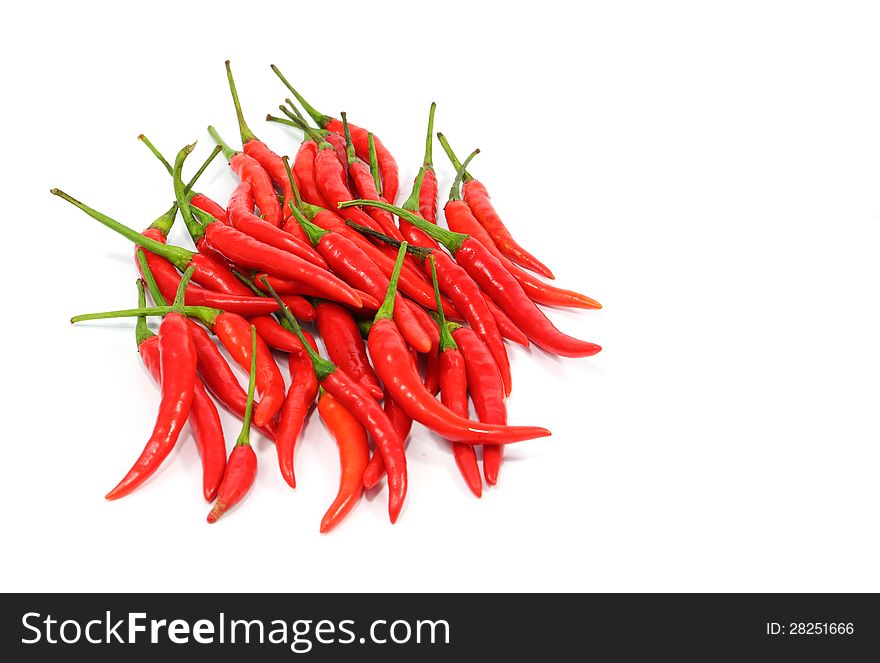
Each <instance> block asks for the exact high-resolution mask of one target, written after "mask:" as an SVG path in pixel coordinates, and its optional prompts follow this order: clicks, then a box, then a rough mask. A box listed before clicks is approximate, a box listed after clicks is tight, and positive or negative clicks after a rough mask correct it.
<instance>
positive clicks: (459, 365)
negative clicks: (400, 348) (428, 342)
mask: <svg viewBox="0 0 880 663" xmlns="http://www.w3.org/2000/svg"><path fill="white" fill-rule="evenodd" d="M429 261H430V263H431V271H432V272H433V274H434V288H435V291H436V293H437V296H438V297H439V296H440V288H439V286H438V285H437V267H436V265H435V264H434V258H433V256H431V258H429ZM438 317H439V322H438V324H439V333H440V340H439V343H438V345H439V349H438V352H437V355H436V356H437V362H438V366H439V371H438V382H439V387H440V402H442V403H443V405H445V406H446V407H448V408H449V409H450V410H452V411H453V412H454V413H455V414H457V415H458V416H460V417H463V418H465V419H467V418H468V399H467V396H468V373H467V369H466V368H465V359H464V356H463V355H462V353H461V352H459V349H458V345H456V343H455V341H454V340H453V338H452V334H450V332H449V329H448V328H447V326H446V318H445V316H444V315H443V307H442V306H441V307H440V311H439V313H438ZM480 342H481V343H482V341H480ZM483 347H485V346H483ZM490 358H491V355H490ZM492 364H493V367H494V364H495V362H494V360H493V361H492ZM499 377H500V374H499ZM496 423H499V422H496ZM500 423H507V422H506V421H505V422H500ZM497 447H498V448H499V449H501V448H503V447H502V446H501V445H497ZM489 448H493V447H488V446H487V447H485V449H489ZM485 449H484V451H483V453H485ZM452 453H453V455H454V457H455V464H456V465H457V466H458V470H459V472H461V476H462V477H463V478H464V480H465V483H466V484H467V486H468V488H470V489H471V492H472V493H473V494H474V495H476V496H477V497H481V496H482V495H483V480H482V479H481V478H480V465H479V463H478V462H477V452H476V450H475V449H474V447H473V446H471V445H470V444H462V443H461V442H453V443H452Z"/></svg>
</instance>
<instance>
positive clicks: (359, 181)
mask: <svg viewBox="0 0 880 663" xmlns="http://www.w3.org/2000/svg"><path fill="white" fill-rule="evenodd" d="M341 115H342V126H343V129H344V131H345V140H346V156H347V159H348V175H349V177H351V180H352V182H353V183H354V187H355V191H356V192H357V194H358V195H357V197H358V198H366V199H368V200H383V198H382V196H381V195H380V194H379V191H378V189H377V188H376V183H375V181H374V180H373V174H372V173H371V172H370V167H369V166H368V165H367V164H365V163H364V162H363V161H361V160H360V159H358V157H357V155H356V154H355V150H354V143H353V142H352V139H351V131H350V130H349V127H348V119H347V118H346V115H345V113H341ZM367 213H368V214H369V215H370V217H372V219H373V220H374V221H375V222H376V223H377V224H378V225H379V228H380V229H381V230H382V232H384V233H385V234H386V235H390V236H391V237H393V238H394V239H399V240H403V235H401V234H400V230H398V228H397V226H396V225H394V218H393V217H392V216H391V215H390V214H389V213H388V212H386V211H385V210H381V209H378V208H376V207H371V208H368V209H367Z"/></svg>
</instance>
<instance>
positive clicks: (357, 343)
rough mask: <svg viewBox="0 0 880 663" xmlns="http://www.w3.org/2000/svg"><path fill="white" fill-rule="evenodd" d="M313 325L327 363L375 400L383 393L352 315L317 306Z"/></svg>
mask: <svg viewBox="0 0 880 663" xmlns="http://www.w3.org/2000/svg"><path fill="white" fill-rule="evenodd" d="M315 308H316V310H317V317H316V324H317V327H318V333H319V334H320V335H321V338H322V339H323V341H324V347H326V348H327V354H328V355H329V357H330V360H331V361H332V362H333V363H334V364H336V365H337V366H339V367H340V368H341V369H342V370H344V371H345V372H346V373H347V374H348V375H349V376H351V377H352V378H354V379H355V380H357V381H358V382H360V383H361V385H362V386H363V387H364V389H366V390H367V391H368V392H370V394H371V395H372V396H373V397H374V398H375V399H376V400H382V398H383V396H384V392H383V391H382V387H381V386H380V385H379V380H378V378H376V374H375V373H374V372H373V367H372V366H370V360H369V358H368V357H367V348H366V346H365V345H364V339H363V337H362V336H361V333H360V330H359V329H358V326H357V323H355V321H354V318H353V317H352V315H351V313H349V312H348V310H347V309H345V308H344V307H342V306H339V305H338V304H334V303H332V302H324V301H322V302H318V304H317V306H316V307H315Z"/></svg>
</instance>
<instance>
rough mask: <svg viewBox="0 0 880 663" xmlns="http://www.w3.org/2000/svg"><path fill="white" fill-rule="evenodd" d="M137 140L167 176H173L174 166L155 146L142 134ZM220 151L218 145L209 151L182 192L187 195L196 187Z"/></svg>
mask: <svg viewBox="0 0 880 663" xmlns="http://www.w3.org/2000/svg"><path fill="white" fill-rule="evenodd" d="M138 140H140V141H141V142H142V143H143V144H144V145H146V146H147V147H148V148H149V149H150V152H152V153H153V155H154V156H155V157H156V158H157V159H158V160H159V161H161V162H162V165H163V166H165V170H167V171H168V174H169V175H173V174H174V166H172V165H171V164H170V163H168V160H167V159H166V158H165V157H164V156H163V155H162V153H161V152H160V151H159V150H158V149H156V146H155V145H153V144H152V143H151V142H150V140H149V139H148V138H147V137H146V136H145V135H144V134H141V135H140V136H138ZM221 151H222V148H221V147H220V146H219V145H217V146H215V147H214V149H213V150H211V154H209V155H208V158H207V159H205V161H204V163H202V165H201V166H199V169H198V170H197V171H196V174H195V175H193V176H192V177H191V178H190V180H189V182H187V185H186V187H185V188H184V191H185V192H186V193H189V192H190V191H192V188H193V187H194V186H195V185H196V182H198V181H199V178H200V177H201V176H202V173H204V172H205V170H207V168H208V166H210V165H211V162H212V161H213V160H214V157H216V156H217V155H218V154H220V152H221Z"/></svg>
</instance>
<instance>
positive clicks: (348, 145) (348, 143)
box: [339, 111, 358, 166]
mask: <svg viewBox="0 0 880 663" xmlns="http://www.w3.org/2000/svg"><path fill="white" fill-rule="evenodd" d="M339 116H340V117H341V118H342V133H343V135H344V136H345V156H346V158H347V159H348V165H349V166H353V165H354V164H356V163H357V160H358V158H357V154H355V152H354V141H352V139H351V131H350V130H349V128H348V117H346V114H345V111H342V112H341V113H340V114H339Z"/></svg>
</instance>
